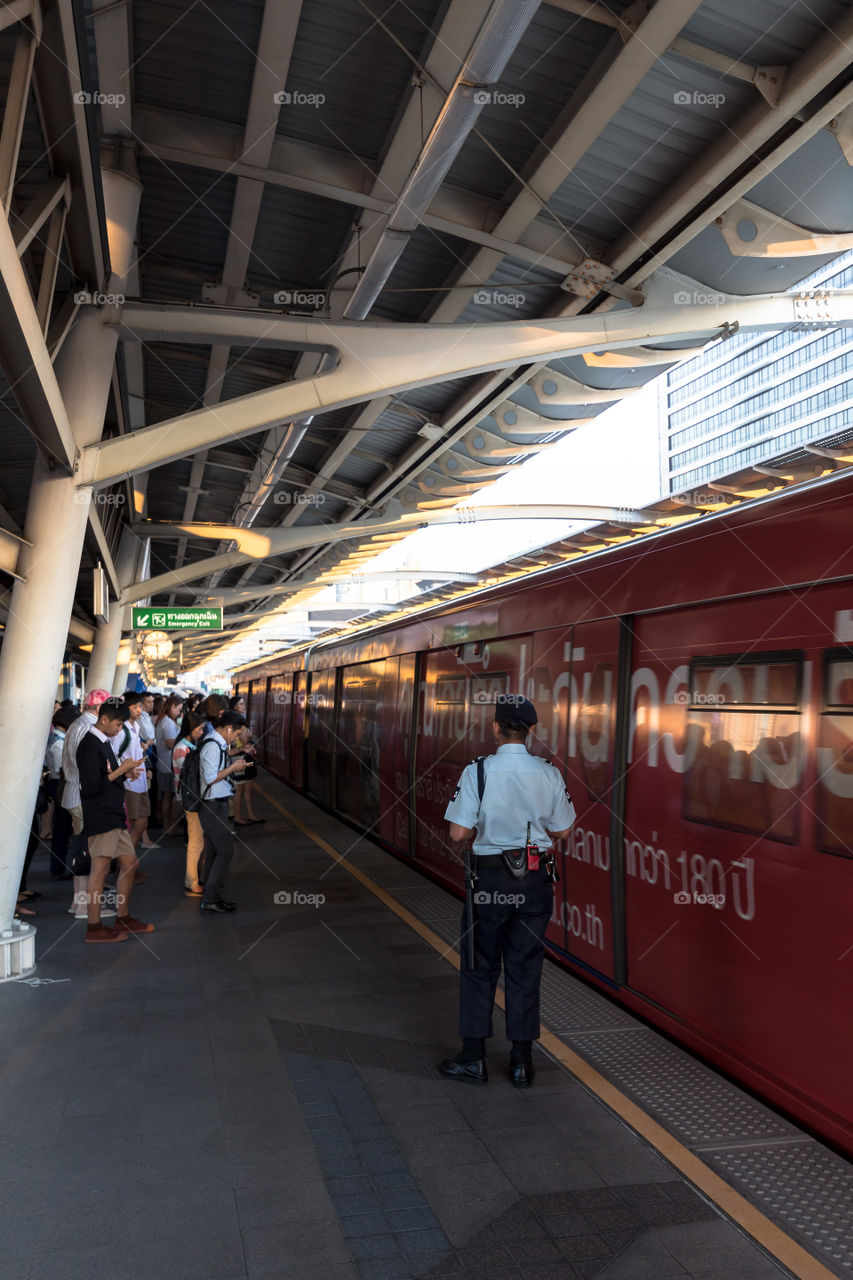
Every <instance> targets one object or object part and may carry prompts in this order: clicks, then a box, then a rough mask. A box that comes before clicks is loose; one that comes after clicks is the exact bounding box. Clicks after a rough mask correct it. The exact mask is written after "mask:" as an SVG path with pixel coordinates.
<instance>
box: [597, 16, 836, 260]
mask: <svg viewBox="0 0 853 1280" xmlns="http://www.w3.org/2000/svg"><path fill="white" fill-rule="evenodd" d="M851 43H853V9H848V10H847V11H846V12H845V13H844V15H843V16H842V18H841V19H840V20H839V22H838V24H837V25H836V27H834V28H832V29H831V30H829V31H828V32H827V34H826V35H825V36H823V37H821V39H820V40H819V41H818V42H817V43H816V44H815V45H814V46H813V47H812V49H810V50H809V52H808V53H806V54H803V56H802V57H801V58H799V59H798V60H797V62H795V63H793V64H792V65H791V67H790V68H789V71H788V75H787V76H786V78H785V84H784V88H783V92H782V94H781V95H780V99H779V103H778V106H776V107H769V106H768V105H767V104H766V103H765V102H759V103H756V104H755V106H754V107H752V108H750V110H749V111H747V112H745V113H744V115H743V116H741V118H740V120H739V122H738V129H737V133H734V132H732V131H730V130H729V131H726V133H725V135H724V136H722V137H721V138H720V139H719V141H718V142H717V143H716V144H715V145H714V146H711V147H710V148H708V150H707V151H706V152H705V154H704V156H703V157H702V158H701V160H699V161H697V162H696V163H695V164H694V165H691V166H689V167H688V169H687V170H686V171H685V172H684V173H683V174H682V175H681V176H680V177H679V178H678V179H677V180H676V182H675V184H674V185H673V187H672V188H671V189H670V190H669V191H668V192H667V193H666V194H665V196H664V197H662V199H661V200H659V201H658V202H657V203H656V204H655V205H653V206H652V208H651V209H650V210H649V211H648V213H647V214H646V215H645V217H644V218H641V219H640V220H639V222H638V223H637V224H636V226H635V227H633V228H632V230H631V231H630V233H628V234H627V235H625V236H623V237H622V238H621V239H620V240H619V241H618V242H617V243H616V244H615V245H614V246H613V248H612V251H611V252H610V253H609V254H608V264H609V266H610V267H611V268H612V269H613V270H614V271H616V272H618V273H620V274H624V273H625V272H626V271H627V270H628V269H629V268H632V267H633V270H632V271H631V274H630V275H629V276H627V277H626V278H625V281H624V283H625V284H627V285H632V284H635V283H636V282H638V281H640V280H644V279H646V278H647V277H648V276H649V275H650V274H651V273H652V272H653V271H654V270H655V269H656V268H657V267H658V266H660V265H662V264H663V263H665V262H666V261H668V259H669V258H671V257H672V256H673V254H675V253H677V252H678V251H679V249H681V248H683V247H684V246H685V245H686V244H689V243H690V241H691V240H692V239H693V238H694V237H695V236H697V235H698V234H699V232H700V231H702V230H704V228H705V227H707V226H709V225H710V224H711V223H712V222H713V221H714V219H715V218H717V217H721V216H722V215H723V214H724V213H725V212H726V210H727V209H728V208H729V206H730V205H731V204H733V203H734V202H735V201H736V200H738V199H740V198H741V196H743V195H745V194H746V193H747V192H748V191H750V190H751V188H752V187H753V186H754V185H755V184H756V182H757V181H758V180H759V177H761V176H764V175H765V174H767V173H769V172H772V170H773V169H775V168H778V166H779V165H780V164H782V163H783V161H784V160H787V159H788V157H789V156H791V155H793V154H794V152H795V151H797V150H798V149H799V148H800V147H801V146H803V144H804V143H805V142H806V141H808V139H809V138H811V137H813V136H814V135H815V134H816V133H819V132H820V131H821V129H823V128H825V127H826V126H827V125H828V124H829V122H830V121H831V120H834V119H835V118H836V117H837V116H838V115H839V114H840V113H841V112H842V111H844V110H846V109H847V108H848V107H849V106H850V105H851V104H853V83H848V84H847V85H846V86H845V87H844V88H842V89H840V90H839V91H838V92H837V93H836V94H834V95H833V97H832V98H831V99H830V100H829V101H828V102H826V103H823V104H821V105H820V106H819V107H818V108H817V109H815V110H814V111H813V112H811V114H809V117H808V119H807V120H805V121H803V122H801V123H798V124H797V125H796V127H795V128H793V129H792V130H790V131H786V126H787V125H788V124H789V123H790V122H791V121H792V120H794V119H795V118H796V117H797V116H798V115H799V114H800V112H801V111H803V110H804V109H805V108H808V107H809V106H810V104H811V103H813V101H814V99H815V98H817V97H818V96H819V95H820V94H821V92H822V91H823V90H825V89H826V87H827V86H828V85H829V84H831V83H832V82H833V81H834V80H835V79H837V77H838V76H840V75H842V74H843V73H844V72H845V71H849V67H850V56H849V46H850V45H851ZM839 49H840V50H841V53H840V54H839V52H838V51H839ZM776 137H778V138H779V141H778V142H777V143H776V145H775V146H773V147H772V148H770V149H768V143H771V142H772V140H773V139H774V138H776ZM673 231H675V234H674V235H671V234H670V233H671V232H673ZM665 237H668V238H666V241H665V244H663V245H662V244H661V243H660V241H661V240H663V239H664V238H665ZM650 248H653V249H654V252H653V253H650V252H649V250H650Z"/></svg>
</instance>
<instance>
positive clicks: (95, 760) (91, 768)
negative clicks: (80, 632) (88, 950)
mask: <svg viewBox="0 0 853 1280" xmlns="http://www.w3.org/2000/svg"><path fill="white" fill-rule="evenodd" d="M128 716H129V711H128V709H127V707H126V705H125V703H124V702H123V701H122V699H121V698H107V700H106V702H103V703H101V706H100V707H99V709H98V718H97V720H96V721H95V723H94V724H93V725H92V727H91V729H90V730H89V732H88V733H87V734H86V735H85V737H84V738H83V739H82V740H81V742H80V745H79V746H78V748H77V768H78V770H79V773H80V797H81V800H82V804H83V829H84V831H85V832H86V837H87V840H88V847H89V855H90V857H91V860H92V869H91V871H90V872H89V905H88V912H89V924H88V928H87V929H86V941H87V942H124V940H125V939H126V938H127V937H128V936H129V935H130V934H131V933H151V932H153V929H154V926H153V924H144V923H143V922H142V921H141V920H135V919H134V918H133V916H132V915H130V894H131V891H132V889H133V878H134V876H135V874H136V868H137V867H138V865H139V863H138V861H137V858H136V851H135V849H134V847H133V841H132V840H131V838H130V832H129V831H128V829H127V817H126V814H125V808H124V780H125V778H136V777H138V773H139V770H140V768H141V767H142V761H141V760H132V759H131V760H125V762H124V764H122V765H120V764H119V763H118V761H117V760H116V758H115V755H114V754H113V749H112V747H111V746H110V738H112V737H115V735H116V734H117V733H118V731H119V730H120V729H121V727H122V725H123V724H124V722H125V721H126V720H127V719H128ZM113 858H116V859H118V863H119V867H120V871H119V877H118V886H117V892H116V912H117V916H116V924H115V928H114V929H110V928H109V927H108V926H107V925H104V924H101V902H102V901H103V889H104V881H105V880H106V876H107V872H108V871H109V868H110V861H111V859H113Z"/></svg>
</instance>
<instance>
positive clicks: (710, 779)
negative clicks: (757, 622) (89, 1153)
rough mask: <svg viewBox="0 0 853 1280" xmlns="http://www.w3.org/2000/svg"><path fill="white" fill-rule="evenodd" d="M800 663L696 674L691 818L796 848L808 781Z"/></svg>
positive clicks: (687, 789)
mask: <svg viewBox="0 0 853 1280" xmlns="http://www.w3.org/2000/svg"><path fill="white" fill-rule="evenodd" d="M801 676H802V663H801V661H800V659H799V658H788V657H777V656H776V655H767V656H766V657H764V658H762V656H761V655H755V656H754V658H752V657H751V658H750V659H746V660H742V659H740V658H734V659H732V658H708V659H704V658H703V659H701V660H698V659H697V660H695V661H694V662H692V663H691V666H690V687H689V690H688V692H687V694H686V696H685V704H686V713H687V724H686V740H687V741H688V742H689V744H690V747H689V750H688V751H687V754H686V757H685V759H686V765H687V767H686V769H685V772H684V816H685V818H687V819H688V820H689V821H691V822H702V823H707V824H708V825H710V826H717V827H727V828H730V829H731V830H734V831H748V832H750V833H752V834H755V835H761V836H765V837H766V838H767V839H769V840H780V841H784V842H785V843H794V842H795V841H796V839H797V832H798V813H799V802H798V800H797V796H796V792H797V789H798V787H799V784H800V780H801V777H802V764H803V744H802V725H801V705H800V704H801Z"/></svg>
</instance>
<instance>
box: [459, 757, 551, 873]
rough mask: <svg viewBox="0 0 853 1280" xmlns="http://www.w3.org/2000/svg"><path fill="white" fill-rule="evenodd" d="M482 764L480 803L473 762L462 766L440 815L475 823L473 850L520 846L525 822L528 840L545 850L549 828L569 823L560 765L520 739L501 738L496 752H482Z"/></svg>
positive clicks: (462, 824) (485, 852)
mask: <svg viewBox="0 0 853 1280" xmlns="http://www.w3.org/2000/svg"><path fill="white" fill-rule="evenodd" d="M483 766H484V769H485V777H486V787H485V790H484V792H483V804H482V807H481V806H480V796H479V793H478V790H477V764H476V761H475V762H474V763H473V764H469V765H467V766H466V768H465V771H464V772H463V774H462V777H461V778H460V779H459V786H458V787H457V788H456V790H455V792H454V793H453V799H452V800H451V801H450V804H449V805H448V806H447V809H446V811H445V814H444V816H445V818H446V819H447V821H448V822H455V823H458V825H459V826H460V827H476V828H477V835H476V838H475V840H474V842H473V846H472V847H473V849H474V853H475V854H477V855H483V856H487V855H489V854H495V853H500V852H501V850H502V849H520V848H522V847H523V845H524V844H525V842H526V840H527V824H528V822H529V823H530V840H531V843H532V844H538V846H539V848H540V850H541V851H542V852H543V853H544V851H545V850H546V849H548V848H549V847H550V845H551V837H550V836H549V835H548V831H565V830H566V829H567V828H568V827H570V826H571V825H572V823H573V822H574V820H575V811H574V807H573V805H572V802H571V798H570V797H569V793H568V792H567V791H566V787H565V783H564V782H563V779H562V777H561V776H560V772H559V770H558V769H556V768H555V767H554V765H552V764H549V763H548V762H547V760H543V759H541V757H539V756H532V755H531V754H530V752H529V751H528V750H527V747H526V746H525V745H524V743H523V742H505V743H503V744H502V745H501V746H499V747H498V749H497V752H496V753H495V755H493V756H486V758H485V760H484V761H483ZM546 828H547V829H548V830H546Z"/></svg>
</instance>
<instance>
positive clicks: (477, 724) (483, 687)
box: [468, 671, 509, 755]
mask: <svg viewBox="0 0 853 1280" xmlns="http://www.w3.org/2000/svg"><path fill="white" fill-rule="evenodd" d="M499 693H509V676H508V675H507V673H506V672H505V671H490V672H489V673H488V675H486V674H484V675H481V676H472V677H471V711H470V715H469V716H468V746H469V748H470V750H471V753H472V754H473V755H490V754H491V752H493V751H494V749H495V735H494V731H493V729H492V726H493V724H494V723H495V699H496V698H497V696H498V694H499Z"/></svg>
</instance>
